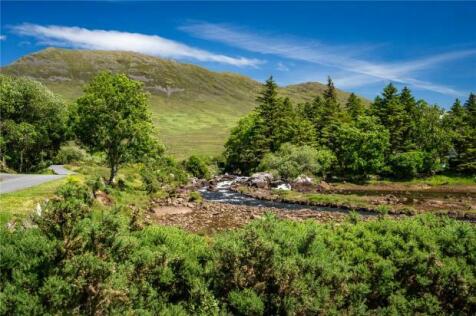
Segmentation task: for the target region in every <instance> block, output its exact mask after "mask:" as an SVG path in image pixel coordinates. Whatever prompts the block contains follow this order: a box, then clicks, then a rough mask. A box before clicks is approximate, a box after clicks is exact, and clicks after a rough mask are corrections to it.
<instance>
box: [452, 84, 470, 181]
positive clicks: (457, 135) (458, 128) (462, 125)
mask: <svg viewBox="0 0 476 316" xmlns="http://www.w3.org/2000/svg"><path fill="white" fill-rule="evenodd" d="M475 108H476V100H475V95H474V94H473V93H471V94H470V95H469V97H468V100H467V101H466V102H465V104H464V106H462V105H461V102H460V101H459V100H458V99H457V100H456V101H455V103H454V104H453V106H452V107H451V110H450V111H449V112H448V113H447V114H446V115H445V117H444V125H445V127H446V130H448V132H449V134H450V137H451V142H452V146H453V153H454V154H453V155H451V157H450V168H451V169H452V170H453V171H457V172H466V173H476V119H475V115H476V114H475V113H476V111H475Z"/></svg>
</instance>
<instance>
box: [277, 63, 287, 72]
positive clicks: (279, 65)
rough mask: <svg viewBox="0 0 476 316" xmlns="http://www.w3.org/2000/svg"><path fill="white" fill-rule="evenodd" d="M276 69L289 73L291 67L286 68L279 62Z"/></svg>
mask: <svg viewBox="0 0 476 316" xmlns="http://www.w3.org/2000/svg"><path fill="white" fill-rule="evenodd" d="M276 69H278V70H279V71H289V67H288V66H286V65H285V64H284V63H283V62H278V63H277V65H276Z"/></svg>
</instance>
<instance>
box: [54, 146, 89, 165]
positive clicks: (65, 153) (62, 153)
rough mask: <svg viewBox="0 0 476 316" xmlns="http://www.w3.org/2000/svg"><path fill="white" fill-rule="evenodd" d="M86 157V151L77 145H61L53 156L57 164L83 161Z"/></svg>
mask: <svg viewBox="0 0 476 316" xmlns="http://www.w3.org/2000/svg"><path fill="white" fill-rule="evenodd" d="M86 157H87V154H86V152H85V151H84V150H83V149H82V148H81V147H79V146H77V145H74V144H72V145H65V146H61V148H60V149H59V151H58V154H57V155H56V158H55V163H57V164H70V163H74V162H80V161H83V160H84V159H85V158H86Z"/></svg>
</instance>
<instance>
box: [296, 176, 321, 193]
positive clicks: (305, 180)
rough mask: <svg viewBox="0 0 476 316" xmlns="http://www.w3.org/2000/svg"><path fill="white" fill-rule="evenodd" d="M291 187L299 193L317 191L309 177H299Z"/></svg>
mask: <svg viewBox="0 0 476 316" xmlns="http://www.w3.org/2000/svg"><path fill="white" fill-rule="evenodd" d="M291 187H292V189H293V190H296V191H299V192H313V191H315V190H316V185H315V184H314V181H313V180H312V178H310V177H308V176H299V177H297V178H296V180H294V182H293V183H292V184H291Z"/></svg>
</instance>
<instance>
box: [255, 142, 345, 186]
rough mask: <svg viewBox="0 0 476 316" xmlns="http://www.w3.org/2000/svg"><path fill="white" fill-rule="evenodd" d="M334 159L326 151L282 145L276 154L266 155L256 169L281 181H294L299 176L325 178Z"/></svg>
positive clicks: (331, 154)
mask: <svg viewBox="0 0 476 316" xmlns="http://www.w3.org/2000/svg"><path fill="white" fill-rule="evenodd" d="M335 160H336V157H335V156H334V154H333V153H332V152H331V151H330V150H328V149H322V150H317V149H315V148H314V147H312V146H308V145H306V146H296V145H292V144H290V143H286V144H283V145H282V146H281V147H280V148H279V150H278V151H277V152H276V153H267V154H266V155H265V156H264V158H263V160H261V163H260V165H259V167H258V169H260V170H267V171H271V172H272V173H273V175H274V176H275V177H277V178H280V179H282V180H294V179H295V178H296V177H298V176H299V175H309V176H318V177H320V176H325V175H326V174H327V173H328V172H329V169H330V167H331V166H332V165H333V163H334V162H335Z"/></svg>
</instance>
